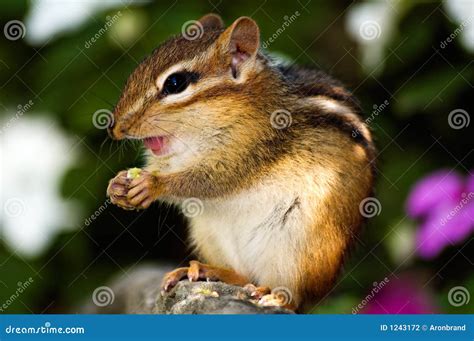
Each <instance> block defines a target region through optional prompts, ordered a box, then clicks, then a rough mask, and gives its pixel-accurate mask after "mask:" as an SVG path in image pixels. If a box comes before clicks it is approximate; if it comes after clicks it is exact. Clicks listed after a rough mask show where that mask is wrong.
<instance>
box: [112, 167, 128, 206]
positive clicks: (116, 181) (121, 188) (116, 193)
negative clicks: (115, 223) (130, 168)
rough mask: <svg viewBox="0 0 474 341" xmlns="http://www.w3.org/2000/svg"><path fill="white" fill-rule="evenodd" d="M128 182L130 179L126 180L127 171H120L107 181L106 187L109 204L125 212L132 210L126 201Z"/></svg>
mask: <svg viewBox="0 0 474 341" xmlns="http://www.w3.org/2000/svg"><path fill="white" fill-rule="evenodd" d="M129 182H130V179H128V178H127V171H121V172H119V173H118V174H117V176H115V177H114V178H113V179H112V180H110V181H109V185H108V187H107V196H108V197H109V198H110V202H112V204H114V205H117V206H119V207H121V208H123V209H125V210H133V209H134V207H133V206H132V205H131V204H130V202H129V201H128V199H127V192H128V184H129Z"/></svg>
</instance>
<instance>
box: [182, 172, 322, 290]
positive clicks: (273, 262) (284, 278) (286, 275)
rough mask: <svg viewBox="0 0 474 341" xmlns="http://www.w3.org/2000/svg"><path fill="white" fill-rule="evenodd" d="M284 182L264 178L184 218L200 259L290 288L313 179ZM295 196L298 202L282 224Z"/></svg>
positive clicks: (310, 202) (311, 208)
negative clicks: (192, 216)
mask: <svg viewBox="0 0 474 341" xmlns="http://www.w3.org/2000/svg"><path fill="white" fill-rule="evenodd" d="M320 176H321V174H320ZM320 176H319V177H320ZM280 180H281V179H280ZM286 181H287V182H286V184H285V186H282V183H285V182H282V181H266V182H265V183H261V184H260V185H259V186H256V187H254V188H253V189H251V190H246V191H243V192H241V193H239V194H237V195H234V196H232V197H229V198H227V199H225V200H222V199H219V200H207V201H204V202H203V203H204V209H203V211H202V214H200V215H199V216H197V217H194V218H192V219H191V220H190V236H191V240H192V241H193V243H194V244H195V247H196V248H197V250H198V252H199V253H200V254H202V255H203V256H204V258H206V259H205V261H207V262H209V263H211V264H213V265H219V266H223V267H227V268H231V269H233V270H235V271H237V272H238V273H240V274H242V275H245V276H247V277H248V278H249V279H250V280H252V281H254V283H255V284H258V285H267V286H270V287H275V286H287V287H289V288H291V287H292V284H293V282H294V280H295V279H296V278H295V277H296V276H297V275H298V271H299V270H298V267H297V265H298V264H297V261H298V257H300V256H301V255H300V254H298V253H301V252H302V251H303V250H305V247H304V246H303V245H302V244H304V243H305V240H306V233H307V231H308V230H309V229H308V224H311V223H312V220H313V217H312V212H314V209H315V208H316V207H317V204H318V203H317V201H316V200H317V198H315V197H314V193H315V192H314V189H315V188H314V186H315V183H314V178H312V177H304V178H302V177H300V178H299V179H298V178H296V177H295V176H294V175H293V177H292V179H291V180H290V182H288V178H287V179H286ZM318 187H320V186H318ZM321 190H322V188H319V191H318V192H319V193H320V194H321V193H322V191H321ZM295 199H297V201H298V204H297V205H295V206H296V207H294V209H292V210H291V212H290V213H289V214H287V216H286V219H285V223H284V224H283V223H282V222H283V216H284V214H285V212H286V211H287V210H288V208H289V207H290V206H291V205H292V204H293V203H294V202H295Z"/></svg>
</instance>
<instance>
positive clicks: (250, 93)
mask: <svg viewBox="0 0 474 341" xmlns="http://www.w3.org/2000/svg"><path fill="white" fill-rule="evenodd" d="M201 23H202V25H203V27H204V33H203V35H202V37H201V38H200V39H196V40H186V39H185V38H184V37H182V36H179V37H175V38H172V39H170V40H169V41H167V42H165V43H164V44H162V45H161V46H160V47H158V48H157V49H156V50H155V51H154V52H153V53H152V55H151V56H150V57H148V58H147V59H145V60H144V61H143V62H142V63H141V64H140V65H139V66H138V68H137V69H136V70H135V71H134V72H133V73H132V75H131V76H130V78H129V80H128V82H127V84H126V86H125V90H124V91H123V93H122V96H121V97H120V100H119V102H118V104H117V106H116V108H115V111H114V117H115V124H114V126H113V127H111V129H110V132H111V135H112V136H113V137H115V138H117V139H122V138H126V137H129V138H145V137H151V136H156V135H160V134H163V132H166V133H169V134H171V135H172V136H175V137H177V136H189V135H192V136H193V138H196V139H197V138H200V139H203V140H205V141H206V142H205V144H202V145H200V147H202V148H201V149H199V151H198V152H196V153H195V154H193V155H192V157H190V158H191V161H189V163H188V164H185V165H184V166H182V167H178V169H174V168H173V167H172V166H170V164H169V162H170V161H169V160H167V159H166V158H163V159H159V158H156V157H154V156H153V155H150V156H149V158H148V165H147V167H146V170H147V171H148V172H150V173H149V174H150V175H149V176H147V177H143V178H142V179H136V180H133V181H132V184H131V187H130V188H131V190H130V192H132V193H133V195H130V192H129V195H128V196H123V195H119V194H117V195H116V196H114V200H115V202H116V203H117V204H119V205H121V206H123V207H141V208H145V207H147V205H149V202H151V201H152V200H157V199H160V200H169V201H177V202H179V200H182V199H185V198H189V197H196V198H200V199H202V200H214V199H219V198H227V197H231V196H233V195H235V194H238V193H239V192H241V191H243V190H248V189H251V188H253V187H255V186H258V185H259V184H261V183H263V181H264V179H281V181H282V183H281V187H282V188H285V186H290V185H288V184H286V183H285V181H286V180H285V179H295V178H298V177H299V176H300V177H302V178H304V177H305V176H306V175H308V174H310V175H311V179H312V182H311V183H312V184H313V185H314V186H313V188H310V189H308V190H312V192H311V193H309V197H314V198H319V199H320V201H319V205H317V206H316V205H314V206H313V207H312V208H310V210H309V211H310V212H309V213H308V214H309V215H310V216H311V219H310V223H308V225H307V227H305V229H306V231H307V236H308V238H307V239H306V242H305V243H304V244H301V246H300V249H299V250H297V254H298V255H299V257H298V259H297V260H296V263H295V267H296V270H295V274H296V275H295V276H294V278H292V279H291V282H289V283H290V284H288V285H289V286H291V288H290V289H291V290H292V291H293V292H294V299H295V301H296V304H297V305H300V306H301V305H302V304H304V303H308V302H314V301H315V299H318V298H321V297H323V296H324V295H325V294H326V293H328V291H329V290H330V289H331V288H332V285H333V283H334V281H335V279H336V277H337V275H338V273H339V271H340V270H341V268H342V264H343V261H344V257H345V255H346V254H347V251H348V250H349V249H350V247H351V246H352V245H353V244H354V239H355V236H357V235H358V233H359V231H360V227H361V225H362V223H363V218H362V217H361V215H360V213H359V203H360V202H361V200H363V199H364V198H366V197H367V196H370V195H371V193H372V187H373V181H374V173H375V171H374V170H375V166H374V157H375V149H374V146H373V143H372V139H371V136H370V131H369V130H368V129H367V127H366V125H365V123H364V122H363V121H362V119H361V118H360V116H359V114H360V108H359V104H358V102H357V100H356V99H355V98H354V97H353V96H352V95H351V94H350V92H349V91H347V90H346V89H344V88H343V86H342V85H341V84H340V83H339V82H338V81H336V80H334V79H332V78H330V77H329V76H327V75H326V74H324V73H322V72H321V71H314V70H308V69H304V68H298V67H294V66H293V67H287V66H281V65H275V64H274V63H273V61H272V60H271V59H270V58H269V57H268V56H266V55H265V54H263V53H262V52H261V51H257V50H256V48H257V46H258V27H257V26H256V24H255V23H254V22H253V21H252V20H251V19H249V18H241V19H239V20H238V21H236V22H235V23H234V24H233V25H232V26H231V27H230V28H228V29H227V30H224V29H222V28H221V21H220V19H218V18H217V17H216V16H212V15H211V17H207V18H206V17H204V18H203V19H201ZM179 63H182V64H183V65H185V68H186V69H188V68H190V70H187V71H192V72H195V73H196V74H198V75H199V80H198V81H197V82H196V84H195V85H193V86H194V87H195V88H193V89H194V90H192V91H194V92H193V93H192V95H190V96H188V97H186V98H183V99H182V100H178V101H168V102H167V99H166V98H165V97H164V96H163V95H162V94H161V89H160V88H159V87H160V84H157V82H158V80H159V79H160V76H161V75H162V74H163V73H165V72H167V70H169V68H171V67H173V66H174V65H176V64H179ZM158 83H159V82H158ZM281 109H284V110H286V111H288V112H290V113H291V118H292V122H291V125H290V126H288V127H286V128H284V129H275V128H274V127H273V126H272V125H271V124H270V117H271V114H272V113H273V112H275V111H277V110H281ZM354 132H356V133H354ZM199 141H200V140H199ZM168 168H169V169H171V170H167V169H168ZM314 169H326V170H328V173H327V174H330V178H329V179H327V178H324V177H323V174H321V176H319V175H318V174H316V175H312V174H313V172H314ZM123 176H124V174H123V173H121V175H120V177H121V178H120V179H118V180H115V179H114V180H113V181H112V182H111V186H110V187H109V194H113V193H114V189H113V187H114V184H115V183H117V184H122V183H123V182H124V180H123ZM279 181H280V180H279ZM145 182H146V185H143V184H144V183H145ZM288 183H291V182H288ZM323 183H324V186H322V184H323ZM140 186H141V187H140ZM134 187H135V190H134V189H133V188H134ZM144 188H146V191H145V190H144ZM323 188H330V192H329V193H327V192H324V191H323ZM120 191H121V189H119V190H118V192H120ZM118 192H117V193H118ZM138 193H141V195H140V196H137V195H138ZM146 197H149V198H151V199H152V200H151V201H150V200H149V201H147V202H146V203H147V205H142V203H143V200H145V199H144V198H146ZM302 200H306V201H304V202H302ZM127 205H128V206H127ZM307 205H308V202H307V197H305V198H295V199H294V201H293V203H292V205H291V206H290V207H287V208H286V211H285V212H283V213H282V222H281V224H282V226H283V227H284V226H285V224H286V221H287V219H288V218H289V217H291V216H292V215H293V214H295V213H297V212H300V211H302V206H304V207H306V206H307ZM310 206H311V205H310ZM305 214H306V213H305ZM209 243H211V241H209ZM209 245H210V244H209ZM282 247H283V249H284V245H283V246H282ZM210 250H211V249H206V245H200V247H199V248H198V250H197V251H198V253H199V254H201V255H202V256H204V257H203V258H205V259H206V260H207V261H208V262H210V263H211V264H215V265H218V266H220V265H221V264H220V261H219V260H220V259H224V257H221V255H218V254H215V253H213V252H212V251H210ZM269 263H271V260H269ZM180 271H181V272H179V271H178V272H179V274H180V275H182V274H183V273H184V272H183V271H186V270H182V269H181V270H180ZM226 271H227V270H226ZM241 275H243V276H245V277H249V278H250V279H252V274H241ZM241 275H237V276H241ZM236 278H241V277H236ZM256 284H258V285H268V284H276V285H278V283H256Z"/></svg>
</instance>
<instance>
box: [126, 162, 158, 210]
mask: <svg viewBox="0 0 474 341" xmlns="http://www.w3.org/2000/svg"><path fill="white" fill-rule="evenodd" d="M159 194H160V186H159V182H158V178H157V177H156V176H154V175H153V174H151V173H150V172H147V171H141V172H140V175H139V176H138V177H136V178H135V179H133V180H131V181H130V183H129V185H128V193H127V200H128V203H129V204H130V205H132V206H133V207H134V208H137V209H145V208H148V207H149V206H150V205H151V204H152V202H153V201H155V200H156V199H157V198H158V196H159Z"/></svg>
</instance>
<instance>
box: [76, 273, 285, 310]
mask: <svg viewBox="0 0 474 341" xmlns="http://www.w3.org/2000/svg"><path fill="white" fill-rule="evenodd" d="M169 270H171V267H169V266H142V267H140V268H139V269H137V270H134V271H130V272H129V273H128V275H127V276H124V277H120V278H118V279H116V280H115V281H113V282H112V283H111V284H110V285H109V287H110V289H111V291H112V292H113V300H111V302H108V303H110V304H107V305H105V306H98V305H97V304H94V300H93V297H92V295H91V299H90V302H88V304H86V306H85V307H83V309H82V311H81V312H83V313H89V314H293V312H292V311H291V310H288V309H284V308H281V307H264V306H260V305H258V304H257V301H256V300H254V299H253V298H252V297H251V296H250V295H249V292H248V291H246V290H244V289H243V288H242V287H238V286H233V285H229V284H226V283H222V282H189V281H188V280H183V281H181V282H179V283H178V284H177V285H176V287H174V288H173V289H172V290H171V291H170V292H169V293H165V294H164V295H162V294H161V292H160V291H161V290H160V284H161V280H162V278H163V276H164V274H165V273H166V272H168V271H169ZM96 303H97V302H96ZM101 305H102V304H101Z"/></svg>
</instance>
